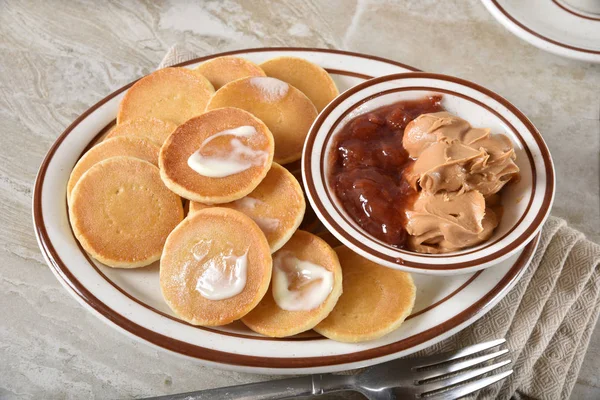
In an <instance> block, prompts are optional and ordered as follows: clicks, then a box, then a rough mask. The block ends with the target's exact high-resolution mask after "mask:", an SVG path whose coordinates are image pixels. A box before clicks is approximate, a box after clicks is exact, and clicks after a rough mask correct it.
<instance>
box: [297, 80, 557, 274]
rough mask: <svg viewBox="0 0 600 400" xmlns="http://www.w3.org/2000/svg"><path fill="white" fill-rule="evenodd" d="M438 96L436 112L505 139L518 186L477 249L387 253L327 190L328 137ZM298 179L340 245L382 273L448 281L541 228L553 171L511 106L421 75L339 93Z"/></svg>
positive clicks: (314, 130) (464, 85) (490, 261)
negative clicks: (358, 121) (378, 113)
mask: <svg viewBox="0 0 600 400" xmlns="http://www.w3.org/2000/svg"><path fill="white" fill-rule="evenodd" d="M431 94H441V95H442V96H443V97H442V106H443V107H444V108H445V109H446V110H447V111H449V112H450V113H453V114H455V115H458V116H460V117H462V118H464V119H466V120H467V121H469V122H470V123H471V125H473V126H475V127H488V128H491V130H492V133H503V134H505V135H507V136H508V137H509V138H510V139H511V140H512V142H513V144H514V146H515V152H516V154H517V160H516V163H517V165H518V166H519V168H520V169H521V180H520V181H519V182H518V183H516V184H515V183H511V184H509V185H507V186H506V187H505V188H504V189H503V190H502V192H501V193H502V205H503V208H504V213H503V215H502V219H501V221H500V225H499V226H498V227H497V228H496V230H495V231H494V234H493V236H492V237H491V238H490V239H489V240H487V241H485V242H484V243H482V244H480V245H478V246H474V247H470V248H467V249H464V250H461V251H457V252H452V253H446V254H420V253H415V252H412V251H408V250H403V249H398V248H395V247H392V246H390V245H388V244H386V243H384V242H382V241H380V240H378V239H376V238H375V237H373V236H371V235H370V234H368V233H367V232H365V231H364V230H363V229H362V228H361V227H360V226H358V224H357V223H356V222H355V221H354V220H353V219H352V218H351V217H350V216H349V215H348V214H347V213H346V212H345V211H344V209H343V207H342V206H341V204H340V203H339V201H338V200H337V198H336V196H335V194H334V193H333V190H332V188H330V186H329V179H328V178H329V165H330V156H331V153H332V151H331V146H332V144H333V140H332V139H333V138H334V137H335V135H336V134H337V133H338V132H339V130H340V128H342V127H343V126H344V125H345V124H346V123H347V122H348V121H349V120H351V119H352V118H354V117H356V116H357V115H360V114H364V113H366V112H369V111H371V110H373V109H375V108H379V107H382V106H385V105H389V104H392V103H395V102H398V101H402V100H408V99H417V98H422V97H423V96H426V95H431ZM302 178H303V180H304V186H305V189H306V194H307V196H308V199H309V201H310V204H311V205H312V207H313V209H314V211H315V212H316V214H317V216H318V217H319V219H320V220H321V222H323V224H324V225H325V226H326V227H327V229H329V230H330V231H331V233H333V234H334V235H335V236H336V237H337V238H338V239H339V240H340V241H341V242H342V243H344V244H345V245H347V246H348V247H350V248H351V249H353V250H354V251H356V252H357V253H359V254H361V255H363V256H364V257H366V258H368V259H370V260H372V261H374V262H376V263H378V264H381V265H384V266H387V267H390V268H395V269H400V270H404V271H409V272H417V273H425V274H437V275H453V274H461V273H468V272H473V271H477V270H481V269H484V268H488V267H490V266H492V265H494V264H497V263H499V262H501V261H502V260H505V259H506V258H508V257H510V256H511V255H513V254H515V253H516V252H517V251H519V250H521V249H522V248H523V247H524V246H525V245H526V244H527V243H529V241H530V240H531V239H532V238H533V237H534V236H535V235H536V234H537V233H538V231H539V230H540V229H541V227H542V224H543V222H544V221H545V220H546V218H547V217H548V215H549V213H550V208H551V207H552V202H553V200H554V186H555V181H554V166H553V164H552V158H551V156H550V152H549V151H548V147H547V146H546V144H545V143H544V140H543V139H542V136H541V135H540V133H539V132H538V130H537V129H536V128H535V127H534V126H533V124H532V123H531V121H529V119H527V117H525V115H523V113H521V112H520V111H519V110H518V109H517V108H516V107H515V106H514V105H512V104H511V103H510V102H509V101H507V100H506V99H504V98H503V97H501V96H499V95H497V94H496V93H494V92H492V91H490V90H488V89H485V88H483V87H481V86H479V85H477V84H475V83H472V82H469V81H466V80H463V79H459V78H454V77H451V76H446V75H440V74H432V73H425V72H414V73H403V74H394V75H387V76H383V77H380V78H375V79H371V80H369V81H366V82H364V83H362V84H360V85H357V86H355V87H353V88H351V89H349V90H347V91H346V92H344V93H342V94H341V95H340V96H339V97H337V98H336V99H335V100H334V101H332V102H331V103H330V104H329V105H328V106H327V107H326V108H325V109H324V110H323V111H322V112H321V114H319V116H318V117H317V119H316V120H315V122H314V124H313V126H312V127H311V129H310V132H309V134H308V137H307V140H306V144H305V146H304V152H303V154H302Z"/></svg>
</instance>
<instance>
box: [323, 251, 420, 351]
mask: <svg viewBox="0 0 600 400" xmlns="http://www.w3.org/2000/svg"><path fill="white" fill-rule="evenodd" d="M336 252H337V255H338V257H339V259H340V264H341V265H342V272H343V275H344V282H343V286H344V293H343V294H342V296H341V297H340V299H339V301H338V302H337V304H336V306H335V307H334V309H333V311H332V312H331V313H330V314H329V316H328V317H327V318H325V319H324V320H323V321H322V322H321V323H320V324H319V325H317V326H316V327H315V328H314V329H315V331H317V332H318V333H320V334H321V335H323V336H325V337H328V338H329V339H332V340H336V341H338V342H349V343H355V342H362V341H366V340H373V339H377V338H380V337H382V336H384V335H386V334H388V333H390V332H391V331H393V330H395V329H397V328H398V327H399V326H400V324H402V322H404V319H405V318H406V317H408V315H409V314H410V312H411V310H412V308H413V305H414V303H415V292H416V289H415V285H414V283H413V280H412V277H411V276H410V274H408V273H406V272H402V271H398V270H394V269H391V268H386V267H382V266H380V265H377V264H375V263H374V262H371V261H369V260H367V259H366V258H363V257H361V256H359V255H358V254H356V253H354V252H353V251H352V250H350V249H349V248H347V247H345V246H342V247H338V248H336Z"/></svg>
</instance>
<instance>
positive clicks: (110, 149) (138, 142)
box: [67, 136, 160, 200]
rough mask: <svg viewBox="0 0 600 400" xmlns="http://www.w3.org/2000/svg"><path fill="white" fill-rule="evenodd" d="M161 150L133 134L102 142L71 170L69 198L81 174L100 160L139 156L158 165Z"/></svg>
mask: <svg viewBox="0 0 600 400" xmlns="http://www.w3.org/2000/svg"><path fill="white" fill-rule="evenodd" d="M159 151H160V147H158V146H157V145H156V144H154V143H153V142H151V141H149V140H147V139H144V138H139V137H133V136H132V137H125V136H122V137H116V138H112V139H108V140H105V141H103V142H100V143H99V144H97V145H96V146H94V147H92V148H91V149H90V150H89V151H88V152H87V153H85V154H84V155H83V157H81V158H80V159H79V161H78V162H77V164H75V167H74V168H73V171H71V177H70V178H69V182H68V183H67V199H68V200H69V199H70V198H71V192H72V191H73V188H74V187H75V185H76V184H77V181H79V179H80V178H81V176H82V175H83V174H84V173H85V172H86V171H87V170H88V169H90V168H91V167H92V166H93V165H95V164H97V163H99V162H100V161H103V160H106V159H108V158H111V157H117V156H128V157H135V158H139V159H141V160H145V161H148V162H149V163H152V164H154V165H155V166H158V152H159Z"/></svg>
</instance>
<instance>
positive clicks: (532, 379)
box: [158, 45, 600, 399]
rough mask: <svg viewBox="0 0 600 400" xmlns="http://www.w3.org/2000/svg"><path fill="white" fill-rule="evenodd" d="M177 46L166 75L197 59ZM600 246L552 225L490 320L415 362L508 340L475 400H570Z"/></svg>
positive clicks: (589, 326) (560, 223) (598, 292)
mask: <svg viewBox="0 0 600 400" xmlns="http://www.w3.org/2000/svg"><path fill="white" fill-rule="evenodd" d="M195 57H196V55H195V54H193V53H190V52H189V51H187V50H186V49H185V48H184V47H181V46H177V45H175V46H173V47H171V49H170V50H169V52H168V53H167V54H166V55H165V57H164V58H163V60H162V61H161V63H160V64H159V67H158V68H164V67H168V66H171V65H175V64H178V63H181V62H184V61H188V60H191V59H193V58H195ZM599 264H600V246H599V245H597V244H595V243H592V242H590V241H588V240H586V239H585V237H584V235H583V234H582V233H581V232H578V231H576V230H574V229H572V228H569V227H568V226H567V224H566V222H565V221H564V220H562V219H559V218H555V217H550V218H549V220H548V221H547V222H546V224H545V225H544V228H543V230H542V237H541V239H540V243H539V246H538V249H537V251H536V253H535V255H534V257H533V260H532V262H531V264H530V265H529V267H528V268H527V271H526V272H525V273H524V275H523V277H522V278H521V279H520V280H519V282H518V283H517V284H516V286H515V287H514V288H513V289H512V290H511V291H510V293H508V295H507V296H506V297H504V299H502V300H501V301H500V302H499V303H498V304H497V305H496V306H495V307H494V308H493V309H492V310H490V311H489V312H488V313H487V314H486V315H485V316H484V317H482V318H481V319H480V320H478V321H477V322H475V323H474V324H472V325H471V326H469V327H468V328H466V329H464V330H462V331H461V332H459V333H457V334H456V335H454V336H452V337H450V338H448V339H447V340H444V341H442V342H440V343H438V344H436V345H434V346H432V347H429V348H427V349H425V350H423V351H421V352H419V353H418V354H415V356H420V355H429V354H436V353H440V352H443V351H449V350H453V349H458V348H461V347H464V346H467V345H469V344H474V343H480V342H484V341H488V340H493V339H498V338H502V337H504V338H506V339H507V341H508V347H509V349H510V350H511V353H510V354H511V358H512V360H513V365H512V368H513V369H514V373H513V374H512V375H511V376H510V377H509V378H507V379H505V380H504V381H503V382H499V383H498V384H495V385H492V386H490V387H488V388H486V389H484V390H481V391H480V392H479V393H478V394H476V395H474V396H472V397H471V398H477V399H496V398H497V399H509V398H511V397H512V398H515V399H527V398H534V399H568V398H569V396H570V394H571V391H572V390H573V385H574V384H575V381H576V380H577V376H578V375H579V368H580V367H581V363H582V361H583V357H584V356H585V353H586V350H587V347H588V344H589V341H590V336H591V333H592V332H593V330H594V326H595V325H596V321H597V319H598V314H599V313H600V270H599V269H598V265H599Z"/></svg>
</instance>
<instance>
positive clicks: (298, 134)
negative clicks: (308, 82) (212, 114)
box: [206, 77, 317, 164]
mask: <svg viewBox="0 0 600 400" xmlns="http://www.w3.org/2000/svg"><path fill="white" fill-rule="evenodd" d="M221 107H237V108H241V109H243V110H246V111H248V112H251V113H252V114H254V115H255V116H256V117H257V118H260V119H261V120H262V121H263V122H264V123H265V124H266V125H267V126H268V127H269V129H270V130H271V132H272V133H273V137H274V138H275V156H274V158H273V160H274V161H276V162H278V163H279V164H285V163H289V162H292V161H295V160H298V159H299V158H300V155H301V154H302V147H303V146H304V139H305V138H306V135H307V134H308V130H309V129H310V126H311V124H312V123H313V121H314V120H315V118H316V117H317V109H316V108H315V106H314V105H313V104H312V102H311V101H310V100H309V99H308V97H306V96H305V95H304V93H302V92H301V91H300V90H298V89H296V88H295V87H293V86H291V85H289V84H287V83H285V82H283V81H280V80H279V79H275V78H268V77H253V78H243V79H238V80H237V81H233V82H230V83H228V84H227V85H225V86H223V87H222V88H221V89H219V90H217V92H216V93H215V94H214V96H213V97H212V98H211V99H210V101H209V103H208V106H207V107H206V109H207V110H213V109H215V108H221Z"/></svg>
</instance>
